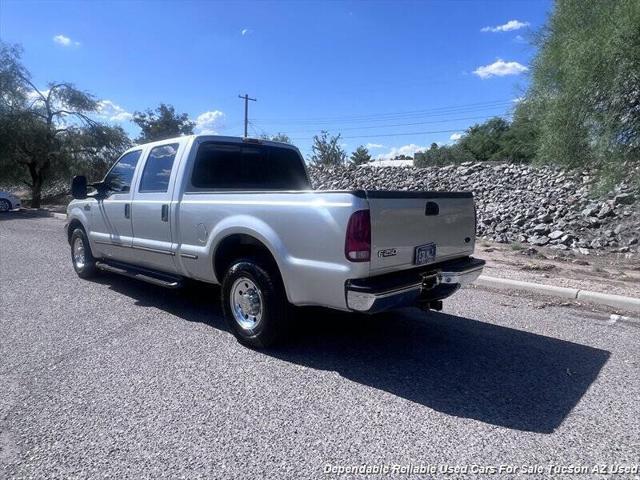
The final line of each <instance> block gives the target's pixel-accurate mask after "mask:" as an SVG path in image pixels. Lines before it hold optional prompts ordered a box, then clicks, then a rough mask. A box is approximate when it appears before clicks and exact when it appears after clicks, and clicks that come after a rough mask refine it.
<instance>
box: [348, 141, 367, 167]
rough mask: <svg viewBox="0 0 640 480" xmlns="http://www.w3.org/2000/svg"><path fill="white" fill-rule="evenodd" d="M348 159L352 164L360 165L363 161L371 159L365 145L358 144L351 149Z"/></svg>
mask: <svg viewBox="0 0 640 480" xmlns="http://www.w3.org/2000/svg"><path fill="white" fill-rule="evenodd" d="M350 160H351V164H352V165H362V164H363V163H369V162H370V161H371V155H370V154H369V150H367V147H365V146H364V145H360V146H359V147H358V148H356V149H355V150H354V151H353V153H352V154H351V159H350Z"/></svg>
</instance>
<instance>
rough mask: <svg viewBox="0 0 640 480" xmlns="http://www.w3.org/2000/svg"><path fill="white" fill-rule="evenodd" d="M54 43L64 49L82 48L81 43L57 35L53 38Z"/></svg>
mask: <svg viewBox="0 0 640 480" xmlns="http://www.w3.org/2000/svg"><path fill="white" fill-rule="evenodd" d="M53 41H54V42H55V43H57V44H58V45H62V46H63V47H71V46H76V47H79V46H80V42H76V41H75V40H71V39H70V38H69V37H67V36H65V35H62V34H60V35H56V36H55V37H53Z"/></svg>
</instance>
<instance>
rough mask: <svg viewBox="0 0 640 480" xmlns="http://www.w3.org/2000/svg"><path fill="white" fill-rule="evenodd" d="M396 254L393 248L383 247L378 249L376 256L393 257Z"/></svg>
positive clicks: (396, 251)
mask: <svg viewBox="0 0 640 480" xmlns="http://www.w3.org/2000/svg"><path fill="white" fill-rule="evenodd" d="M397 254H398V250H397V249H395V248H385V249H383V250H378V258H385V257H394V256H396V255H397Z"/></svg>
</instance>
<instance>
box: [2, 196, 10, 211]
mask: <svg viewBox="0 0 640 480" xmlns="http://www.w3.org/2000/svg"><path fill="white" fill-rule="evenodd" d="M8 211H9V202H7V201H6V200H4V199H2V200H0V212H8Z"/></svg>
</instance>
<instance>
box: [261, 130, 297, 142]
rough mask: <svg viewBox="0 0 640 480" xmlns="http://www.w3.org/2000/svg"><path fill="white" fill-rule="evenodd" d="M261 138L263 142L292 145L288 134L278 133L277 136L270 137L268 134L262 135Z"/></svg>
mask: <svg viewBox="0 0 640 480" xmlns="http://www.w3.org/2000/svg"><path fill="white" fill-rule="evenodd" d="M260 138H261V139H263V140H270V141H272V142H281V143H289V144H292V142H291V139H290V138H289V135H287V134H286V133H280V132H278V133H276V134H275V135H268V134H266V133H265V134H262V135H260Z"/></svg>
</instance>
